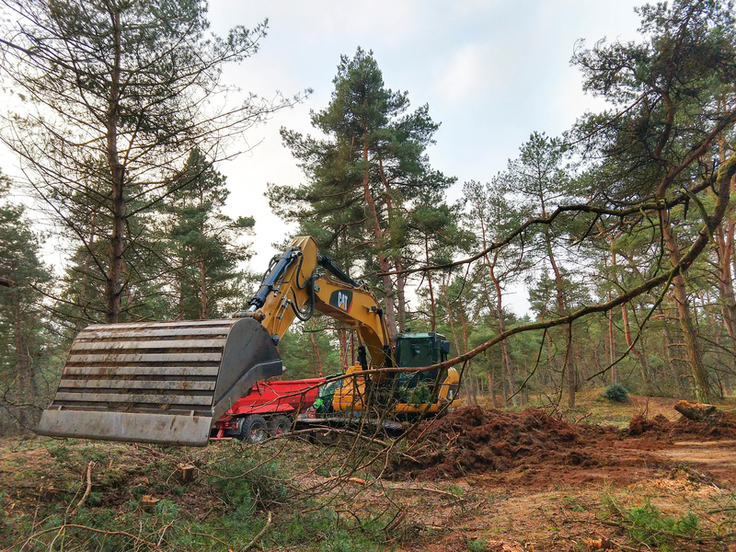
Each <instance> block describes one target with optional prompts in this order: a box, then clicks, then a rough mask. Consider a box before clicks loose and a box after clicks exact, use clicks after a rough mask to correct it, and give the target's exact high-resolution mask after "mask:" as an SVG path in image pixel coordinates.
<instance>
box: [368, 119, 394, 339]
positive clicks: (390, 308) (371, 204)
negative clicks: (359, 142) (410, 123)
mask: <svg viewBox="0 0 736 552" xmlns="http://www.w3.org/2000/svg"><path fill="white" fill-rule="evenodd" d="M363 162H364V163H365V169H364V170H363V193H364V195H365V201H366V203H367V204H368V208H369V210H370V212H371V214H372V215H373V224H374V225H375V226H374V231H373V233H374V235H375V237H376V246H377V247H378V249H379V252H378V263H379V266H380V267H381V272H383V273H384V276H383V277H382V282H383V292H384V294H385V296H386V326H387V328H388V335H389V339H390V340H391V341H392V342H395V341H396V334H397V331H396V308H395V306H394V292H393V286H392V285H391V277H390V276H389V275H388V272H390V270H391V268H390V266H389V263H388V260H387V259H386V257H385V256H384V255H383V253H382V252H381V251H380V248H381V247H382V246H383V232H382V231H381V223H380V222H379V219H378V211H377V209H376V202H375V201H374V200H373V195H372V194H371V188H370V174H369V171H368V129H367V127H366V121H365V120H364V121H363Z"/></svg>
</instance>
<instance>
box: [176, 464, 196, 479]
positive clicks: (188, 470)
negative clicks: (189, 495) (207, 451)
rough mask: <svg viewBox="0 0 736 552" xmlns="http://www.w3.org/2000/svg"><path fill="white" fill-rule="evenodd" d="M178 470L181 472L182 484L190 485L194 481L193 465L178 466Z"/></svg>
mask: <svg viewBox="0 0 736 552" xmlns="http://www.w3.org/2000/svg"><path fill="white" fill-rule="evenodd" d="M176 469H177V470H178V471H179V476H180V477H181V481H182V483H189V482H190V481H191V480H192V479H194V469H195V468H194V466H192V465H191V464H178V465H177V466H176Z"/></svg>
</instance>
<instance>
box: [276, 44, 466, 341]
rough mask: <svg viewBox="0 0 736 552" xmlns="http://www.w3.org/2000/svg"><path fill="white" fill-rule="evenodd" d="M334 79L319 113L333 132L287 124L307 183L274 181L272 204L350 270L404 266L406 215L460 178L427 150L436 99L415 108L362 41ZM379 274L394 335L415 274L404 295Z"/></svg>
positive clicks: (316, 122) (319, 125)
mask: <svg viewBox="0 0 736 552" xmlns="http://www.w3.org/2000/svg"><path fill="white" fill-rule="evenodd" d="M333 82H334V85H335V90H334V91H333V93H332V99H331V102H330V104H329V106H327V108H325V109H324V110H322V111H320V112H318V113H314V114H313V115H312V125H313V126H314V127H315V128H316V129H318V130H319V131H320V132H321V133H323V134H325V135H326V136H327V139H323V140H319V139H315V138H312V137H310V136H304V135H302V134H300V133H297V132H293V131H288V130H282V136H283V139H284V143H285V144H286V146H287V147H288V148H289V149H291V151H292V154H293V155H294V156H295V157H296V158H297V159H298V160H299V162H300V164H301V167H302V169H303V170H304V172H305V175H306V177H307V184H306V185H305V186H302V187H298V188H294V187H290V186H271V187H270V188H269V199H270V203H271V207H272V208H273V209H274V211H275V212H277V214H279V215H280V216H282V217H283V218H284V219H286V220H289V221H294V222H297V223H298V224H299V225H300V231H301V232H304V233H308V234H311V235H313V236H314V237H315V238H316V239H317V242H318V244H319V246H320V248H322V249H323V250H329V251H330V252H331V254H332V255H333V256H334V258H335V260H336V261H337V262H338V263H340V264H341V265H342V266H344V267H346V268H347V269H348V270H353V269H355V268H358V269H359V267H362V268H363V271H364V272H365V273H370V272H384V273H386V272H389V271H392V270H401V269H402V268H403V267H404V262H405V259H404V256H405V254H406V251H405V249H406V248H407V247H408V246H409V239H408V236H407V234H406V231H405V213H406V212H407V211H410V210H411V209H412V203H413V202H415V201H417V200H418V199H419V198H420V197H421V194H422V193H423V191H424V190H425V189H427V188H432V189H434V190H436V191H438V192H441V191H442V190H444V189H445V188H446V187H447V186H449V184H450V183H451V182H452V179H449V178H447V177H445V176H444V175H442V174H441V173H438V172H436V171H433V170H432V169H431V168H430V166H429V161H428V159H427V156H426V153H425V150H426V148H427V146H429V145H430V144H431V143H433V135H434V133H435V131H436V130H437V128H438V125H437V124H436V123H434V122H433V121H432V119H431V117H430V116H429V108H428V106H426V105H424V106H421V107H419V108H418V109H416V110H415V111H413V112H409V111H408V109H409V98H408V94H407V93H406V92H395V91H393V90H391V89H388V88H386V87H385V85H384V82H383V76H382V74H381V71H380V69H379V68H378V64H377V62H376V60H375V59H374V57H373V54H372V52H365V51H364V50H362V49H361V48H358V50H357V51H356V53H355V56H354V57H353V58H352V59H350V58H348V57H347V56H342V57H341V59H340V65H339V66H338V72H337V76H336V77H335V79H334V81H333ZM374 259H375V261H374ZM374 281H375V282H376V283H377V284H379V285H380V287H381V289H382V291H383V295H384V299H385V305H386V316H387V324H388V327H389V330H390V334H391V337H392V338H393V337H395V335H396V328H397V324H399V323H403V322H404V321H405V311H406V306H405V298H404V296H403V289H404V286H405V284H406V280H405V277H404V276H403V275H398V276H397V277H396V283H395V287H396V292H395V291H394V282H393V281H392V279H391V277H390V276H388V275H383V276H382V277H380V278H379V279H378V280H377V281H376V280H374Z"/></svg>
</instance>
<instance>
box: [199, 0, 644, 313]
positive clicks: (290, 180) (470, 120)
mask: <svg viewBox="0 0 736 552" xmlns="http://www.w3.org/2000/svg"><path fill="white" fill-rule="evenodd" d="M635 5H639V3H634V2H630V1H628V0H545V1H543V0H537V1H532V0H515V1H514V0H512V1H504V2H501V1H482V0H478V1H471V0H468V1H453V2H448V1H439V0H438V1H433V2H432V1H425V2H420V1H413V2H409V1H403V2H400V1H396V0H393V1H374V2H371V3H359V2H349V1H335V0H329V1H328V0H323V1H312V2H304V1H288V2H287V1H277V2H255V1H251V0H247V1H244V0H211V2H210V20H211V22H212V30H213V31H215V32H216V33H218V34H224V33H225V32H226V31H227V29H228V28H230V27H231V26H233V25H236V24H241V25H246V26H253V25H255V24H256V23H257V22H259V21H262V20H263V19H265V18H268V20H269V31H268V36H267V37H266V39H265V40H264V41H263V42H262V44H261V50H260V52H259V53H258V54H257V55H256V56H254V57H252V58H250V59H249V60H247V61H245V62H244V63H242V64H240V65H238V66H232V67H230V68H228V70H227V71H226V74H225V79H226V81H228V82H234V83H237V84H238V85H239V86H241V87H242V88H243V90H248V91H252V92H256V93H258V94H261V95H264V96H267V97H268V96H271V95H272V94H273V92H274V91H275V90H279V91H281V92H282V93H284V94H286V95H291V94H294V93H297V92H299V91H300V90H303V89H305V88H312V89H313V90H314V92H313V94H312V95H311V96H310V97H309V98H308V99H307V100H306V101H305V102H304V103H303V104H301V105H299V106H297V107H295V108H293V109H290V110H288V111H284V112H280V113H278V114H276V115H275V116H274V117H273V118H272V120H271V121H269V122H268V123H267V124H266V125H264V126H261V127H258V128H255V129H253V130H252V131H251V132H250V134H249V140H248V141H249V143H250V144H251V145H253V146H255V147H254V148H253V150H252V151H251V152H250V153H249V154H246V155H243V156H241V157H240V158H238V159H237V160H235V161H229V162H227V163H223V164H222V165H221V166H220V167H219V168H220V171H221V172H222V173H224V174H225V175H226V176H227V177H228V183H229V187H230V189H231V190H232V194H231V196H230V200H229V203H228V208H227V212H228V214H230V215H233V216H237V215H251V216H254V217H255V219H256V227H255V231H256V233H255V236H254V237H252V238H251V241H252V242H253V244H254V248H255V250H256V251H257V253H258V255H257V257H256V258H255V259H254V260H253V262H252V263H251V265H252V267H253V268H254V269H256V270H260V269H261V268H262V267H265V266H266V265H267V262H268V259H269V258H270V257H271V255H273V254H274V253H275V251H274V249H273V248H272V247H271V246H270V244H272V243H274V242H277V241H281V240H282V239H283V237H284V236H285V234H286V233H287V232H288V230H289V229H288V228H287V227H286V226H285V225H284V224H283V223H282V222H281V221H279V220H278V219H277V218H276V217H275V216H274V215H272V214H271V213H270V211H269V207H268V202H267V200H266V199H265V197H264V195H263V193H264V191H265V189H266V184H267V183H268V182H273V183H276V184H281V185H283V184H298V183H300V182H303V181H304V177H303V175H302V173H301V172H300V170H299V169H298V168H297V167H296V164H295V163H294V161H293V159H292V157H291V155H290V153H289V151H288V150H287V149H285V148H284V147H283V146H282V145H281V139H280V136H279V134H278V131H279V128H280V127H282V126H284V127H287V128H289V129H294V130H299V131H302V132H313V131H312V129H311V126H310V122H309V112H310V110H314V111H319V110H321V109H324V108H325V107H326V106H327V104H328V102H329V101H330V94H331V93H332V90H333V84H332V79H333V78H334V76H335V74H336V72H337V65H338V63H339V60H340V55H341V54H345V55H348V56H351V57H352V56H353V54H354V53H355V50H356V48H357V47H358V46H360V47H362V48H363V49H365V50H373V53H374V56H375V59H376V61H377V62H378V65H379V67H380V68H381V70H382V72H383V77H384V82H385V84H386V86H387V87H389V88H392V89H394V90H405V91H408V93H409V99H410V100H411V103H412V106H413V107H417V106H420V105H422V104H425V103H427V104H429V107H430V114H431V116H432V118H433V119H434V120H435V122H439V123H441V126H440V129H439V131H438V132H437V134H436V135H435V138H436V141H437V144H436V145H435V146H433V147H431V148H430V150H429V156H430V160H431V163H432V165H433V166H434V167H435V168H436V169H439V170H441V171H443V172H444V173H445V174H446V175H448V176H455V177H456V178H457V184H456V185H455V187H454V188H453V189H452V190H450V194H449V195H450V199H451V200H453V199H456V198H457V197H459V195H460V191H461V188H462V183H463V182H465V181H467V180H471V179H474V180H479V181H482V182H486V181H488V180H490V179H491V178H492V176H493V175H495V174H496V173H497V172H499V171H501V170H503V169H505V167H506V164H507V161H508V159H509V158H513V157H516V155H517V152H518V149H519V146H520V145H521V144H522V143H523V142H524V141H526V140H527V139H528V138H529V135H530V134H531V132H532V131H540V132H546V133H547V134H548V135H552V136H556V135H559V134H560V133H562V132H564V131H565V130H567V129H569V128H570V126H571V125H572V124H573V123H574V122H575V120H576V119H577V118H578V117H579V116H580V115H582V114H583V113H584V112H585V111H586V110H594V111H595V110H600V109H601V108H603V107H604V106H603V104H602V103H601V102H600V101H599V100H596V99H594V98H591V97H589V96H586V95H584V94H583V92H582V91H581V76H580V73H579V71H578V70H577V69H576V68H574V67H572V66H571V65H570V58H571V56H572V54H573V51H574V49H575V44H576V41H578V40H579V39H584V40H585V41H586V45H588V46H592V45H593V44H594V43H595V42H596V41H598V40H600V39H602V38H606V39H607V40H608V41H616V40H620V41H628V40H632V39H635V38H636V36H637V32H636V30H637V28H638V23H639V19H638V16H637V15H636V14H635V13H634V6H635ZM524 295H525V293H524V292H523V291H522V290H517V291H516V292H515V293H512V294H511V296H510V297H509V298H508V299H509V300H510V302H511V304H512V305H513V306H514V309H515V310H516V311H517V312H523V311H524V310H525V303H526V298H525V297H524Z"/></svg>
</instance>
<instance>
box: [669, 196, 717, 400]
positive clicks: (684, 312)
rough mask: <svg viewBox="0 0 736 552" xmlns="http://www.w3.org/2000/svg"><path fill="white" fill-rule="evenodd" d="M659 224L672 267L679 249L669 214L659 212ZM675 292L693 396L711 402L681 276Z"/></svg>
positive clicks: (677, 279)
mask: <svg viewBox="0 0 736 552" xmlns="http://www.w3.org/2000/svg"><path fill="white" fill-rule="evenodd" d="M659 217H660V224H661V227H662V236H663V237H664V242H665V245H666V247H667V250H668V254H669V257H670V261H671V263H672V266H675V265H677V264H678V263H679V262H680V249H679V246H678V244H677V237H676V236H675V233H674V230H673V229H672V223H671V221H670V217H669V212H667V211H666V210H662V211H660V214H659ZM672 284H673V287H674V292H675V305H676V307H677V318H678V320H679V322H680V328H681V329H682V334H683V340H684V342H685V349H686V351H687V358H688V364H689V365H690V371H691V373H692V376H693V383H694V384H695V396H696V397H697V399H698V401H700V402H706V403H707V402H710V401H711V391H710V383H709V381H708V371H707V370H706V368H705V365H704V364H703V357H702V354H701V352H700V344H699V343H698V334H697V330H696V329H695V326H694V325H693V320H692V314H691V311H690V301H689V299H688V296H687V288H686V286H685V279H684V278H683V277H682V276H681V275H679V274H678V275H677V276H675V277H674V278H673V279H672Z"/></svg>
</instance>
